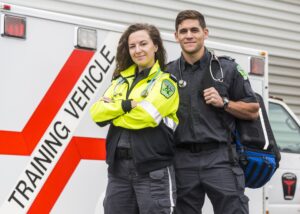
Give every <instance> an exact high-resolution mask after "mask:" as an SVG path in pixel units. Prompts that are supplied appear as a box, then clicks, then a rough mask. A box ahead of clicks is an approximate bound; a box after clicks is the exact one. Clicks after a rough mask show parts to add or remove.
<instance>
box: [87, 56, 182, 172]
mask: <svg viewBox="0 0 300 214" xmlns="http://www.w3.org/2000/svg"><path fill="white" fill-rule="evenodd" d="M135 71H136V65H132V66H130V67H129V68H128V69H126V70H125V71H122V72H121V76H120V77H118V78H116V79H114V80H113V81H112V83H111V85H110V87H109V88H108V89H107V90H106V92H105V94H104V97H108V98H110V99H111V100H113V102H109V103H107V102H104V101H102V100H101V99H100V100H99V101H97V102H96V103H94V104H93V105H92V107H91V109H90V113H91V116H92V118H93V120H94V121H95V122H96V123H97V124H99V125H100V126H103V125H106V124H111V126H110V129H109V132H108V135H107V147H106V148H107V163H108V164H111V165H112V163H113V159H114V152H115V148H116V146H117V143H118V136H120V133H121V132H122V129H127V130H129V131H130V135H131V141H132V142H131V147H132V150H133V151H132V152H133V158H134V161H135V163H136V165H137V168H138V169H140V171H149V170H153V169H154V168H159V167H164V166H167V165H169V164H170V163H171V161H172V157H173V153H174V148H173V147H174V142H173V132H174V131H175V129H176V127H177V124H178V118H177V116H176V111H177V109H178V104H179V96H178V90H177V83H176V82H175V81H173V79H171V78H170V74H169V73H165V72H162V71H160V67H159V64H158V62H156V63H155V65H154V66H153V67H152V68H151V70H150V72H149V75H148V76H147V77H146V78H144V79H142V80H140V81H139V82H138V83H137V84H136V85H134V87H133V88H131V85H132V83H133V81H134V78H135ZM145 93H147V96H146V97H144V96H142V95H143V94H145ZM131 99H132V100H134V101H136V102H138V105H137V106H136V107H135V108H133V109H131V110H130V111H129V112H125V111H124V109H123V107H122V101H123V100H131ZM146 163H147V164H146Z"/></svg>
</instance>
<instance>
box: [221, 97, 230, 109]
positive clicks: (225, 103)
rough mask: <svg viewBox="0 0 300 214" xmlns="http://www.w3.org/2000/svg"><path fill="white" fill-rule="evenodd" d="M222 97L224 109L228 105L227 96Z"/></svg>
mask: <svg viewBox="0 0 300 214" xmlns="http://www.w3.org/2000/svg"><path fill="white" fill-rule="evenodd" d="M222 99H223V109H224V110H225V109H226V108H227V107H228V103H229V99H228V98H227V97H222Z"/></svg>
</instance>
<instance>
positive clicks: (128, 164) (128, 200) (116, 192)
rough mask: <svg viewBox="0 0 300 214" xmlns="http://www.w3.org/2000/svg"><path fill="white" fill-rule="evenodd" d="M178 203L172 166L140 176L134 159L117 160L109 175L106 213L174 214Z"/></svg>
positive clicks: (105, 202)
mask: <svg viewBox="0 0 300 214" xmlns="http://www.w3.org/2000/svg"><path fill="white" fill-rule="evenodd" d="M175 202H176V184H175V174H174V167H173V166H169V167H165V168H162V169H158V170H155V171H152V172H149V173H147V174H143V175H141V174H139V173H138V172H137V170H136V168H135V166H134V163H133V160H132V159H129V160H128V159H119V160H118V159H117V160H116V162H115V163H114V171H113V172H109V173H108V185H107V189H106V196H105V199H104V213H105V214H171V213H173V210H174V206H175Z"/></svg>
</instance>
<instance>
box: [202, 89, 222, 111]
mask: <svg viewBox="0 0 300 214" xmlns="http://www.w3.org/2000/svg"><path fill="white" fill-rule="evenodd" d="M203 97H204V100H205V103H206V104H210V105H212V106H214V107H217V108H222V107H223V105H224V103H223V99H222V97H221V96H220V94H219V92H218V91H217V90H216V89H215V88H214V87H210V88H207V89H205V90H204V91H203Z"/></svg>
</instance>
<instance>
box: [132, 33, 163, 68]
mask: <svg viewBox="0 0 300 214" xmlns="http://www.w3.org/2000/svg"><path fill="white" fill-rule="evenodd" d="M128 48H129V54H130V57H131V59H132V61H133V62H134V63H135V64H136V65H137V66H138V68H139V71H142V70H143V69H145V68H150V67H152V66H153V65H154V63H155V52H156V51H157V49H158V47H157V45H154V43H153V41H152V40H151V38H150V36H149V34H148V32H147V31H146V30H139V31H136V32H134V33H132V34H130V35H129V37H128Z"/></svg>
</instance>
